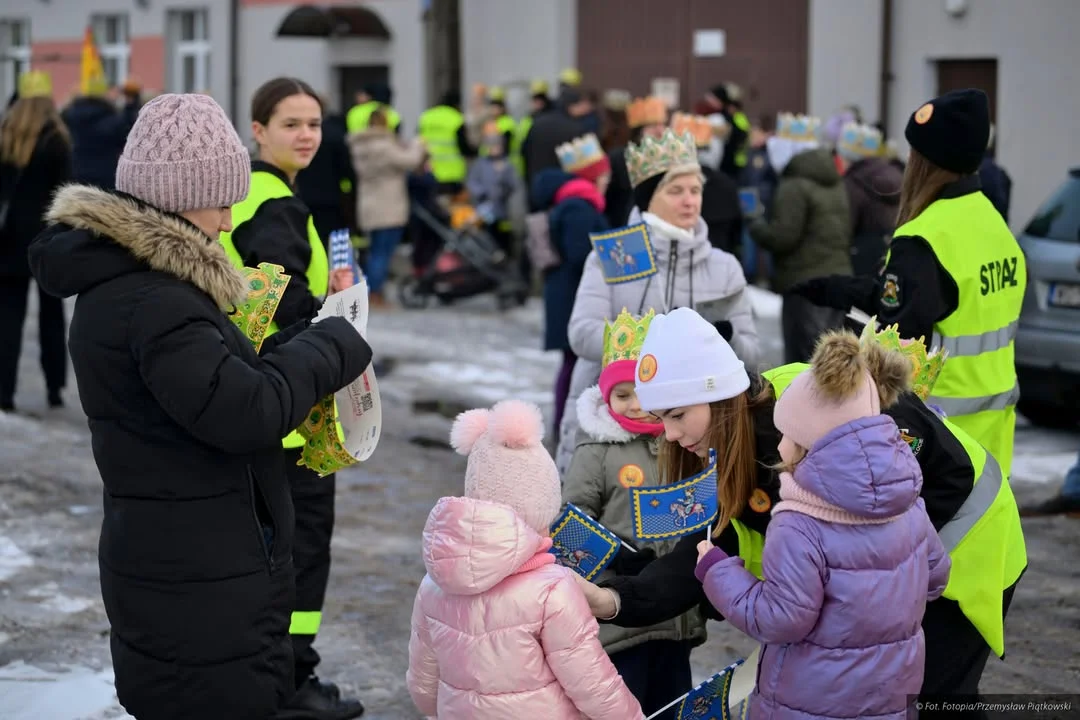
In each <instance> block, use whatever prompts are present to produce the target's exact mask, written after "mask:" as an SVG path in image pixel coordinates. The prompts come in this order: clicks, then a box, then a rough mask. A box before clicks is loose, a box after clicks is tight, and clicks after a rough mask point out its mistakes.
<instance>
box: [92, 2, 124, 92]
mask: <svg viewBox="0 0 1080 720" xmlns="http://www.w3.org/2000/svg"><path fill="white" fill-rule="evenodd" d="M111 20H115V21H116V24H117V34H118V35H120V37H119V38H118V40H117V41H116V42H112V43H109V42H106V41H105V28H106V26H107V25H108V23H109V21H111ZM90 26H91V27H92V28H93V33H94V43H95V44H96V45H97V51H98V55H100V56H101V64H102V66H104V68H105V77H106V78H108V81H109V85H123V84H124V83H125V82H126V81H127V79H128V77H129V76H130V74H131V22H130V19H129V18H128V15H127V13H107V14H101V15H93V16H91V18H90ZM113 63H115V65H113ZM110 65H112V67H113V68H114V70H115V72H114V73H113V74H112V75H110V74H109V67H110Z"/></svg>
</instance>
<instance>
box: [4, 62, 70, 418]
mask: <svg viewBox="0 0 1080 720" xmlns="http://www.w3.org/2000/svg"><path fill="white" fill-rule="evenodd" d="M20 85H21V89H22V92H21V93H20V96H19V98H18V99H17V100H16V101H15V102H14V104H13V105H12V106H11V108H10V109H9V110H8V111H7V112H6V113H5V114H4V120H3V125H2V126H0V411H4V410H6V411H8V412H11V411H14V410H15V384H16V379H17V376H18V371H19V354H20V352H21V351H22V335H23V323H24V322H25V321H26V305H27V295H28V290H29V289H30V264H29V263H28V262H27V260H26V251H27V249H28V248H29V247H30V241H31V240H33V239H34V237H35V236H36V235H37V234H38V233H40V232H41V231H42V230H44V229H45V221H44V215H45V211H46V210H47V209H48V207H49V202H50V200H52V196H53V193H54V192H56V188H58V187H59V186H60V185H61V184H63V183H65V182H67V180H68V178H69V177H70V175H71V137H70V136H69V135H68V130H67V128H66V127H65V126H64V122H63V121H62V120H61V119H60V115H59V114H58V113H57V111H56V106H55V105H54V104H53V100H52V96H51V92H52V88H51V83H50V82H49V76H48V75H46V74H45V73H41V72H33V73H27V74H26V75H24V76H23V77H22V78H21V83H20ZM38 342H39V343H40V345H41V369H42V371H43V372H44V374H45V388H46V391H47V399H48V403H49V407H59V406H60V405H62V404H63V400H62V399H61V396H60V392H61V390H63V388H64V386H65V385H66V384H67V350H66V348H65V339H64V304H63V301H61V300H60V298H56V297H52V296H50V295H48V294H46V293H44V292H42V291H41V286H40V285H39V286H38Z"/></svg>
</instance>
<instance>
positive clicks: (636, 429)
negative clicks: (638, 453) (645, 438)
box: [607, 405, 664, 437]
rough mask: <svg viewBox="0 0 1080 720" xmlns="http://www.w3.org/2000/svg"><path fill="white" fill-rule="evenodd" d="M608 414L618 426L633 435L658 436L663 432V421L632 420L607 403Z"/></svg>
mask: <svg viewBox="0 0 1080 720" xmlns="http://www.w3.org/2000/svg"><path fill="white" fill-rule="evenodd" d="M607 410H608V414H609V415H611V418H612V420H614V421H615V422H617V423H619V427H621V428H622V429H623V430H625V431H626V432H628V433H633V434H634V435H650V436H652V437H660V433H662V432H664V423H662V422H649V421H647V420H634V419H632V418H628V417H626V416H625V415H620V414H619V413H617V412H615V411H614V410H612V409H611V406H610V405H608V409H607Z"/></svg>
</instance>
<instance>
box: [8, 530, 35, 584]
mask: <svg viewBox="0 0 1080 720" xmlns="http://www.w3.org/2000/svg"><path fill="white" fill-rule="evenodd" d="M33 564H34V560H33V558H31V557H30V556H29V555H27V554H26V553H24V552H23V551H22V550H20V549H19V546H18V545H16V544H15V543H14V542H12V541H11V538H8V537H5V536H3V535H0V580H7V579H8V578H9V577H11V576H12V575H15V574H16V573H18V572H20V571H22V570H23V569H24V568H28V567H31V566H32V565H33Z"/></svg>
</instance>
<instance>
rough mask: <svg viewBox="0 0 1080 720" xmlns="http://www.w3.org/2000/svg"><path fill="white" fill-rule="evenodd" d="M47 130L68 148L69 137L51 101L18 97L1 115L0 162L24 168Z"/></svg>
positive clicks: (49, 99) (41, 98)
mask: <svg viewBox="0 0 1080 720" xmlns="http://www.w3.org/2000/svg"><path fill="white" fill-rule="evenodd" d="M46 128H49V131H50V132H53V133H56V134H58V135H59V136H60V137H61V138H62V139H63V141H64V142H65V143H67V144H68V145H70V144H71V135H69V134H68V129H67V126H66V125H64V121H63V120H61V119H60V113H58V112H57V111H56V105H55V103H53V100H52V98H50V97H27V98H19V100H17V101H16V102H15V104H14V105H12V106H11V109H10V110H8V111H7V113H6V114H5V115H4V120H3V124H2V125H0V161H3V162H6V163H8V164H10V165H14V166H15V167H17V168H25V167H26V166H27V165H28V164H29V163H30V158H31V156H33V154H34V148H36V147H37V144H38V140H39V139H40V137H41V134H42V132H44V131H45V129H46Z"/></svg>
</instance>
